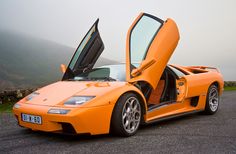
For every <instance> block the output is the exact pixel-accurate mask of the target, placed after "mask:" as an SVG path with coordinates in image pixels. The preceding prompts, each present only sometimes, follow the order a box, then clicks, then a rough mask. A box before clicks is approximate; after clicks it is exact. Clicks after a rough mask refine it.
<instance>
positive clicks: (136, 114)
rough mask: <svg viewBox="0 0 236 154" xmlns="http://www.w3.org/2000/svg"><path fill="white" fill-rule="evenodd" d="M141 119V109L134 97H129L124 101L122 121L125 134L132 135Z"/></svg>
mask: <svg viewBox="0 0 236 154" xmlns="http://www.w3.org/2000/svg"><path fill="white" fill-rule="evenodd" d="M140 119H141V107H140V104H139V101H138V99H137V98H136V97H130V98H128V99H127V100H126V102H125V104H124V107H123V111H122V121H123V126H124V129H125V131H126V132H127V133H133V132H135V131H136V130H137V129H138V126H139V123H140Z"/></svg>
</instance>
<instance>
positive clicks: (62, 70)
mask: <svg viewBox="0 0 236 154" xmlns="http://www.w3.org/2000/svg"><path fill="white" fill-rule="evenodd" d="M66 69H67V67H66V65H64V64H61V72H62V73H63V74H64V73H65V72H66Z"/></svg>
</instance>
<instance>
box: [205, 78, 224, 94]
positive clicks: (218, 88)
mask: <svg viewBox="0 0 236 154" xmlns="http://www.w3.org/2000/svg"><path fill="white" fill-rule="evenodd" d="M211 85H215V86H216V87H217V90H218V92H219V94H221V88H220V83H219V82H218V81H214V82H212V83H211V84H210V85H209V87H210V86H211ZM209 87H208V88H209Z"/></svg>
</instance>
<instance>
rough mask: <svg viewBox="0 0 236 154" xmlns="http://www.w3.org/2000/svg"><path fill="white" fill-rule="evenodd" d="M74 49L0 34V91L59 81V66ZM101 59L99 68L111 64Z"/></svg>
mask: <svg viewBox="0 0 236 154" xmlns="http://www.w3.org/2000/svg"><path fill="white" fill-rule="evenodd" d="M73 53H74V49H73V48H71V47H67V46H64V45H61V44H57V43H55V42H51V41H47V40H43V39H38V38H32V37H29V36H24V35H22V34H16V33H11V32H5V31H0V55H1V56H0V91H2V90H6V89H15V88H33V87H38V86H43V85H46V84H48V83H51V82H53V81H57V80H60V79H61V77H62V73H61V72H60V64H62V63H63V64H66V65H67V64H68V62H69V60H70V58H71V57H72V54H73ZM112 62H113V61H110V60H108V59H105V58H101V59H100V62H98V63H99V64H98V65H102V64H107V63H112Z"/></svg>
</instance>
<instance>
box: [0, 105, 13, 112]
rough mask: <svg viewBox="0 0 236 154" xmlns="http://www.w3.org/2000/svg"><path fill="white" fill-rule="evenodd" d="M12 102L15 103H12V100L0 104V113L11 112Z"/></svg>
mask: <svg viewBox="0 0 236 154" xmlns="http://www.w3.org/2000/svg"><path fill="white" fill-rule="evenodd" d="M14 104H15V103H13V102H9V103H4V104H0V113H1V112H12V107H13V105H14Z"/></svg>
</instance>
